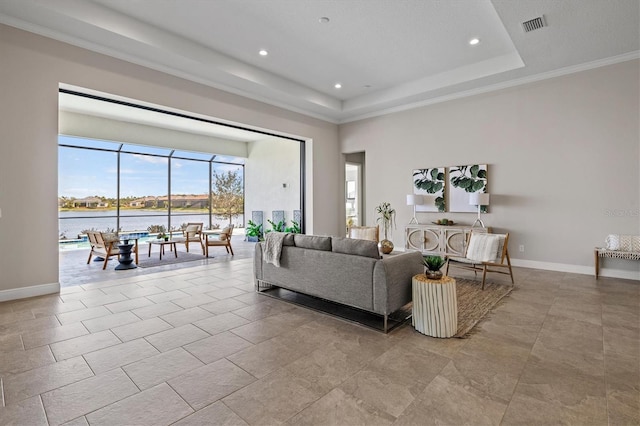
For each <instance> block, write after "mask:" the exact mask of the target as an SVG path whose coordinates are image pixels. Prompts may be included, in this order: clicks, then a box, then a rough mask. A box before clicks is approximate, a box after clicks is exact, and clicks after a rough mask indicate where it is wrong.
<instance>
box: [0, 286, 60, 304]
mask: <svg viewBox="0 0 640 426" xmlns="http://www.w3.org/2000/svg"><path fill="white" fill-rule="evenodd" d="M56 293H60V283H50V284H40V285H33V286H29V287H22V288H11V289H9V290H0V302H6V301H9V300H18V299H26V298H28V297H35V296H44V295H45V294H56Z"/></svg>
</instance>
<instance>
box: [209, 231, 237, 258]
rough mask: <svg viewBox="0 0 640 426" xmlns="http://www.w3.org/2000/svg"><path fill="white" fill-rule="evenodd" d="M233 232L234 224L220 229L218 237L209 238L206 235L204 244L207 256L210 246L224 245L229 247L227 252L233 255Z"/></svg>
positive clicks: (226, 247)
mask: <svg viewBox="0 0 640 426" xmlns="http://www.w3.org/2000/svg"><path fill="white" fill-rule="evenodd" d="M232 234H233V225H228V226H226V227H225V228H223V229H222V230H221V231H220V234H219V235H218V238H217V239H216V238H214V239H212V238H209V236H206V237H205V239H204V244H205V246H206V248H207V253H206V255H207V257H209V247H224V248H225V249H227V253H229V252H230V253H231V256H233V247H231V235H232Z"/></svg>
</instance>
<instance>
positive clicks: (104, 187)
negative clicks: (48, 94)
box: [58, 136, 241, 198]
mask: <svg viewBox="0 0 640 426" xmlns="http://www.w3.org/2000/svg"><path fill="white" fill-rule="evenodd" d="M59 142H60V143H61V144H71V143H73V144H74V145H77V144H81V145H85V146H94V147H105V146H106V145H105V143H104V142H102V141H91V140H88V139H81V138H69V137H65V136H60V138H59ZM94 142H95V143H94ZM108 144H110V145H111V146H110V147H116V148H117V147H118V146H119V144H114V143H108ZM154 151H156V149H154V148H149V149H146V150H145V152H154ZM160 151H163V152H166V151H168V150H165V149H157V152H160ZM187 154H189V153H185V155H187ZM193 155H194V157H196V156H198V155H197V154H193ZM210 156H211V154H206V155H204V154H203V155H202V157H203V158H208V157H210ZM117 158H118V157H117V153H115V152H107V151H95V150H87V149H78V148H69V147H59V148H58V196H65V197H74V198H84V197H90V196H96V195H97V196H101V197H107V198H116V196H117V170H118V162H117ZM216 159H219V160H221V161H231V160H232V158H231V157H222V156H216ZM168 161H169V159H168V158H163V157H156V156H149V155H142V154H126V153H122V154H120V176H121V182H120V185H121V187H120V197H122V198H125V197H143V196H146V195H156V196H158V195H167V193H168ZM238 168H241V166H237V165H227V164H219V163H214V170H216V171H218V172H226V171H229V170H237V169H238ZM171 171H172V176H171V192H172V194H205V193H208V190H209V164H208V162H203V161H193V160H184V159H171Z"/></svg>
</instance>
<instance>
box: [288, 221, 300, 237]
mask: <svg viewBox="0 0 640 426" xmlns="http://www.w3.org/2000/svg"><path fill="white" fill-rule="evenodd" d="M284 232H289V233H291V234H299V233H300V232H301V229H300V224H299V223H298V222H296V221H295V220H292V221H291V226H287V227H286V228H284Z"/></svg>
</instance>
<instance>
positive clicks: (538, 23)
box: [522, 15, 547, 33]
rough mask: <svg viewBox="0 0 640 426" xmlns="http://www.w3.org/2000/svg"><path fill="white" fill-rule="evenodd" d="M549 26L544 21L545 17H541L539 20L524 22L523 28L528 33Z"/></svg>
mask: <svg viewBox="0 0 640 426" xmlns="http://www.w3.org/2000/svg"><path fill="white" fill-rule="evenodd" d="M546 26H547V24H546V23H545V21H544V15H542V16H539V17H537V18H533V19H529V20H528V21H524V22H523V23H522V28H523V29H524V32H525V33H528V32H530V31H533V30H537V29H540V28H542V27H546Z"/></svg>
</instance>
